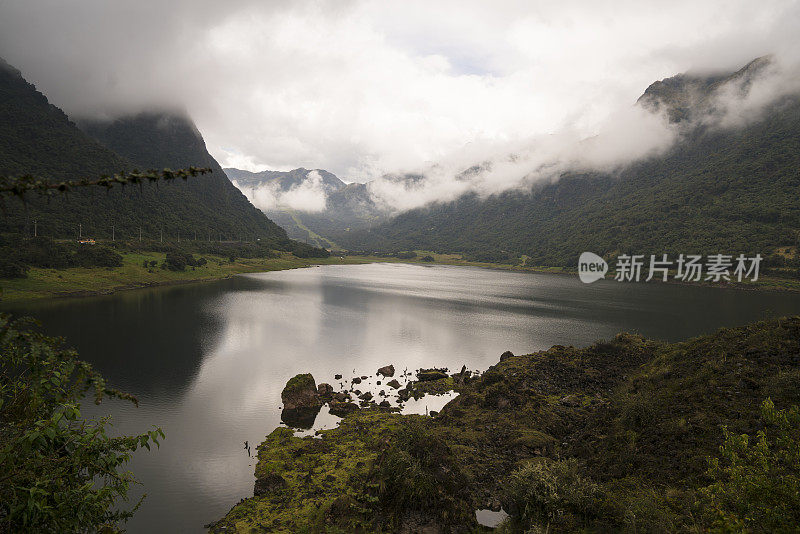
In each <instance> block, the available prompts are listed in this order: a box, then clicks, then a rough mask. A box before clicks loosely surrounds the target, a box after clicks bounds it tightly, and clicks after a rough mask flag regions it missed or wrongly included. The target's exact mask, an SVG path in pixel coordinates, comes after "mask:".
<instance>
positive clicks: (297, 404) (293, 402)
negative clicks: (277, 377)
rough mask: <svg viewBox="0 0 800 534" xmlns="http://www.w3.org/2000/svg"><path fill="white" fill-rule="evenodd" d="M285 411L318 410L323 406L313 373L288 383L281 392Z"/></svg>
mask: <svg viewBox="0 0 800 534" xmlns="http://www.w3.org/2000/svg"><path fill="white" fill-rule="evenodd" d="M281 400H282V401H283V409H284V410H298V409H308V408H317V407H319V406H321V405H322V401H321V400H320V398H319V393H318V392H317V385H316V383H315V382H314V377H313V376H312V375H311V373H304V374H299V375H296V376H294V377H292V378H291V379H289V381H288V382H286V386H285V387H284V388H283V391H282V392H281Z"/></svg>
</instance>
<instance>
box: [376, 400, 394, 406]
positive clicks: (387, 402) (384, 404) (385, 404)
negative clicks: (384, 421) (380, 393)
mask: <svg viewBox="0 0 800 534" xmlns="http://www.w3.org/2000/svg"><path fill="white" fill-rule="evenodd" d="M378 406H380V407H381V408H390V407H391V406H392V405H391V404H389V401H387V400H382V401H381V403H380V404H378Z"/></svg>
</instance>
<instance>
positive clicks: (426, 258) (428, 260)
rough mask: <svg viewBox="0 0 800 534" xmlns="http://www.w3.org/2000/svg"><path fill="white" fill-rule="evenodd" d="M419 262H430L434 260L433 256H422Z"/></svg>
mask: <svg viewBox="0 0 800 534" xmlns="http://www.w3.org/2000/svg"><path fill="white" fill-rule="evenodd" d="M420 261H427V262H432V261H436V260H434V259H433V256H423V257H422V258H420Z"/></svg>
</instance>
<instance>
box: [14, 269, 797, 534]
mask: <svg viewBox="0 0 800 534" xmlns="http://www.w3.org/2000/svg"><path fill="white" fill-rule="evenodd" d="M12 311H14V312H15V313H25V314H31V315H34V316H36V317H37V318H38V319H40V320H41V322H42V323H43V327H44V330H45V331H46V332H47V333H49V334H52V335H61V336H65V337H66V338H67V340H68V342H69V344H70V345H72V346H74V347H75V348H76V349H78V351H79V352H80V354H81V356H82V358H83V359H86V360H88V361H90V362H92V363H93V364H94V365H95V366H96V367H97V368H98V369H99V370H100V371H101V372H102V373H103V374H104V375H105V376H106V378H107V379H108V381H109V383H110V384H111V385H112V386H115V387H118V388H120V389H122V390H124V391H128V392H130V393H133V394H135V395H137V396H138V397H139V400H140V406H139V408H135V407H133V406H132V405H129V404H126V403H122V402H119V401H113V402H110V403H104V404H103V405H102V406H101V407H99V408H95V407H93V406H91V405H89V404H87V405H86V409H85V410H84V413H87V414H102V413H108V412H110V413H111V414H113V417H114V421H115V427H114V431H115V432H126V433H138V432H141V431H144V430H147V429H149V428H150V426H151V425H159V426H161V427H162V428H163V430H164V432H165V434H166V436H167V438H166V440H165V441H164V442H163V443H162V446H161V448H160V449H158V450H154V451H153V452H150V453H148V452H146V451H143V452H141V453H137V455H136V457H135V459H134V461H133V462H132V463H131V464H130V466H131V469H132V470H133V471H134V472H135V473H136V475H137V476H138V478H139V479H140V480H141V481H142V482H143V485H144V487H143V489H144V491H145V492H146V493H147V494H148V497H147V499H146V500H145V502H144V504H143V506H142V508H141V509H140V510H139V512H138V513H137V515H136V517H135V518H134V519H133V520H132V521H131V522H130V523H129V524H128V530H129V532H133V533H138V532H202V530H203V528H202V527H203V525H204V524H206V523H208V522H210V521H213V520H215V519H219V518H220V517H222V516H223V515H224V514H225V513H226V512H227V511H228V510H229V509H230V508H231V507H232V506H233V505H234V504H235V503H236V502H238V501H239V500H240V499H241V498H243V497H248V496H251V495H252V490H253V482H254V477H253V468H254V460H253V459H252V458H250V457H248V453H247V451H245V450H244V448H243V442H244V441H245V440H247V441H249V443H250V444H251V447H252V449H253V451H255V446H256V445H257V444H258V443H260V442H261V441H262V440H263V438H264V436H265V435H266V434H268V433H269V432H271V431H272V430H273V429H274V428H275V427H276V426H277V425H278V424H279V423H280V409H279V406H280V404H281V400H280V393H281V390H282V389H283V386H284V384H285V383H286V381H287V380H288V379H289V378H291V377H292V376H294V375H295V374H297V373H300V372H311V373H313V375H314V377H315V379H316V381H317V383H320V382H331V383H334V382H335V381H334V379H333V377H334V374H337V373H340V374H343V375H344V376H345V377H350V376H352V375H353V374H363V375H374V374H375V371H376V370H377V368H378V367H380V366H383V365H386V364H390V363H391V364H394V366H395V367H396V368H398V370H399V372H402V370H403V369H404V368H408V369H409V370H411V369H416V368H419V367H432V366H443V367H449V368H450V369H451V371H452V370H459V369H461V366H462V365H467V367H469V368H470V369H479V370H484V369H486V368H487V367H489V366H490V365H492V364H494V363H496V362H497V361H498V359H499V356H500V354H501V353H502V352H504V351H506V350H511V351H513V352H514V353H517V354H519V353H526V352H532V351H536V350H539V349H545V348H548V347H550V346H552V345H555V344H561V345H575V346H585V345H587V344H589V343H591V342H592V341H594V340H596V339H599V338H609V337H611V336H613V335H614V334H615V333H617V332H619V331H622V330H625V331H630V332H637V333H641V334H643V335H645V336H648V337H654V338H660V339H665V340H681V339H685V338H688V337H691V336H695V335H699V334H703V333H709V332H712V331H714V330H715V329H717V328H719V327H721V326H734V325H740V324H744V323H747V322H750V321H754V320H757V319H762V318H766V317H771V316H776V315H787V314H797V313H800V298H798V295H797V294H796V293H781V292H756V291H742V290H732V289H721V288H711V287H691V286H681V285H671V284H646V283H638V284H623V283H618V282H614V281H610V280H609V281H600V282H597V283H594V284H591V285H584V284H582V283H581V282H580V281H578V279H577V276H567V275H551V274H535V273H517V272H506V271H497V270H488V269H481V268H468V267H450V266H422V265H410V264H408V265H407V264H394V263H378V264H369V265H350V266H325V267H312V268H307V269H298V270H291V271H280V272H270V273H263V274H249V275H242V276H237V277H234V278H231V279H228V280H222V281H219V282H211V283H203V284H192V285H184V286H172V287H161V288H151V289H146V290H137V291H128V292H122V293H118V294H115V295H110V296H105V297H96V298H84V299H63V300H51V301H48V302H34V303H30V304H27V305H25V306H17V307H16V308H14V309H13V310H12ZM137 491H139V490H137Z"/></svg>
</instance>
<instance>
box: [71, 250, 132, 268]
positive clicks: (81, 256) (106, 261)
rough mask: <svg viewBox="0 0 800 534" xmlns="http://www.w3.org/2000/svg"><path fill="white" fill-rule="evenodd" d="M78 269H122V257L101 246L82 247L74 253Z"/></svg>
mask: <svg viewBox="0 0 800 534" xmlns="http://www.w3.org/2000/svg"><path fill="white" fill-rule="evenodd" d="M75 264H76V265H77V266H80V267H122V256H120V255H119V254H117V253H116V252H114V251H113V250H111V249H110V248H108V247H104V246H102V245H94V246H92V245H82V246H80V247H78V250H77V252H76V253H75Z"/></svg>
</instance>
